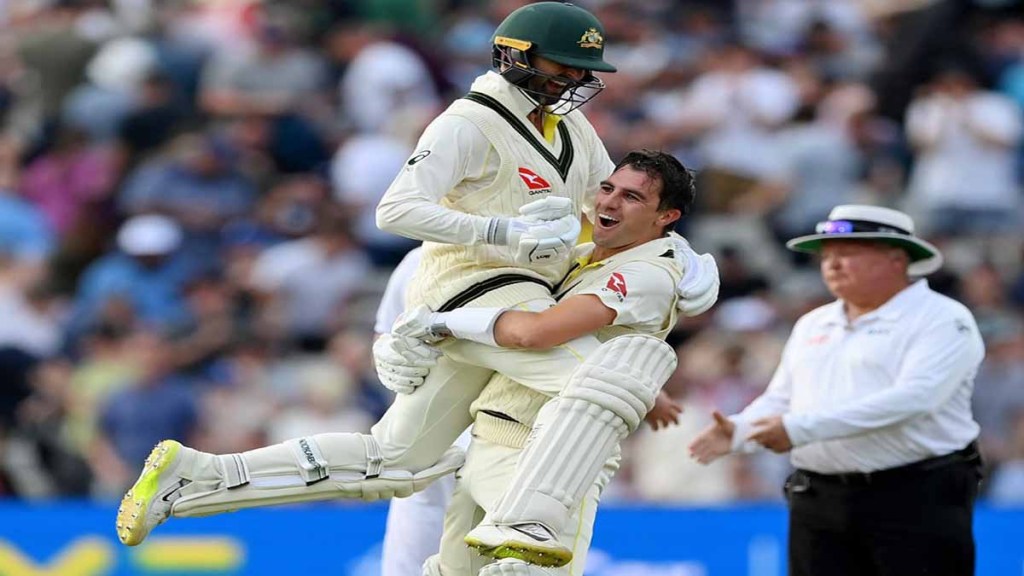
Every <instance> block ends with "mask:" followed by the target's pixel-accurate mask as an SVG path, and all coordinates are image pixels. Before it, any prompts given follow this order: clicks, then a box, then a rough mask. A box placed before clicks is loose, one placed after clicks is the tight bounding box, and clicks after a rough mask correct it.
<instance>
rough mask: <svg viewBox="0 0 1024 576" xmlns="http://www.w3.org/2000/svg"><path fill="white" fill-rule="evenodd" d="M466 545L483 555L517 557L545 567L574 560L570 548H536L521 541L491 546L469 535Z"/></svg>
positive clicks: (563, 564) (561, 564)
mask: <svg viewBox="0 0 1024 576" xmlns="http://www.w3.org/2000/svg"><path fill="white" fill-rule="evenodd" d="M465 542H466V546H469V547H470V548H473V549H475V550H476V551H477V552H479V553H480V554H481V555H483V556H487V557H489V558H496V559H499V560H500V559H502V558H515V559H516V560H522V561H523V562H526V563H527V564H533V565H534V566H543V567H545V568H560V567H562V566H565V565H566V564H568V563H569V562H572V552H571V551H569V550H552V549H550V548H536V547H533V546H530V545H528V544H523V543H520V542H508V541H506V542H503V543H502V544H499V545H497V546H489V545H487V544H485V543H484V542H482V541H480V540H477V539H476V538H472V537H469V536H467V537H466V539H465Z"/></svg>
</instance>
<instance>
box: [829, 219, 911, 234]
mask: <svg viewBox="0 0 1024 576" xmlns="http://www.w3.org/2000/svg"><path fill="white" fill-rule="evenodd" d="M814 232H815V234H852V233H854V232H873V233H886V234H904V235H906V236H910V232H909V231H908V230H903V229H901V228H896V227H894V226H886V225H884V224H878V223H877V222H867V221H864V220H826V221H825V222H818V224H817V225H816V226H815V227H814Z"/></svg>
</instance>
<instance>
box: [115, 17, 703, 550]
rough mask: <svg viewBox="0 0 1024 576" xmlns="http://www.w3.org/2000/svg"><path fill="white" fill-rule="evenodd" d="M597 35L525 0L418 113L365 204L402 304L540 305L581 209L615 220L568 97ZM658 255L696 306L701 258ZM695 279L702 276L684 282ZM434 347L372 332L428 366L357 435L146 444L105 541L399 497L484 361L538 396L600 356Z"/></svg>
mask: <svg viewBox="0 0 1024 576" xmlns="http://www.w3.org/2000/svg"><path fill="white" fill-rule="evenodd" d="M603 42H604V41H603V29H602V27H601V24H600V22H599V21H598V20H597V19H596V18H594V16H593V15H591V14H590V13H589V12H587V11H585V10H583V9H582V8H579V7H576V6H573V5H571V4H563V3H555V2H544V3H538V4H531V5H528V6H526V7H524V8H521V9H519V10H517V11H516V12H513V13H512V14H510V15H509V16H508V17H507V18H506V19H505V21H504V22H502V24H501V25H500V26H499V28H498V30H497V32H496V34H495V38H494V58H493V63H494V66H495V68H496V71H495V72H489V73H487V74H484V75H483V76H481V77H479V78H478V79H477V80H476V81H475V82H474V84H473V86H472V90H471V92H470V93H469V94H468V95H467V96H466V97H465V98H462V99H460V100H458V101H456V102H455V103H453V104H452V105H451V106H450V107H449V108H448V109H447V110H446V111H445V112H444V113H443V114H442V115H441V116H439V117H438V118H437V119H435V120H434V122H432V123H431V125H430V126H428V127H427V129H426V130H425V132H424V134H423V136H422V137H421V139H420V142H419V144H418V146H417V152H416V153H415V154H414V155H413V156H412V157H411V158H410V159H409V161H408V162H407V164H406V166H405V167H404V169H403V170H402V172H401V173H400V174H399V175H398V177H397V178H396V179H395V181H394V182H393V183H392V185H391V187H390V189H389V190H388V192H387V193H386V194H385V196H384V199H383V200H382V201H381V204H380V206H379V207H378V212H377V216H378V218H377V219H378V225H379V226H380V227H381V228H383V229H385V230H388V231H392V232H395V233H398V234H402V235H404V236H408V237H410V238H416V239H420V240H424V251H423V253H424V256H423V260H422V262H421V265H420V267H419V268H418V270H417V273H416V275H415V277H414V279H413V282H412V285H411V287H410V290H409V293H408V296H407V300H408V304H409V306H410V309H412V308H415V307H417V306H426V307H428V308H429V309H430V310H432V311H438V312H446V311H453V310H462V309H467V310H479V309H483V310H494V309H499V308H500V309H504V308H517V309H520V310H534V311H542V310H546V309H547V308H550V307H551V306H553V305H554V304H555V301H554V299H553V297H552V296H551V291H552V289H553V288H554V286H555V285H556V284H557V283H559V282H560V281H561V280H562V279H563V278H564V277H565V276H566V274H567V273H568V272H569V269H570V266H571V262H570V251H571V249H572V247H573V246H574V245H575V243H576V237H577V235H578V233H579V221H580V215H581V211H583V210H585V211H586V213H587V214H588V215H589V216H590V219H591V221H592V222H595V228H602V227H605V228H607V229H608V230H609V231H611V230H614V229H615V228H616V227H617V226H620V225H621V224H617V223H616V222H615V217H614V215H609V216H611V218H602V219H598V218H597V217H596V216H595V215H594V210H593V206H594V199H595V197H596V195H597V192H598V190H599V188H600V187H601V182H602V181H603V180H604V179H605V178H607V177H608V175H609V174H611V173H612V171H613V168H614V166H613V164H612V162H611V160H610V159H609V157H608V153H607V151H606V150H605V149H604V146H603V145H602V144H601V142H600V140H599V139H598V137H597V135H596V134H595V132H594V129H593V127H592V126H591V125H590V123H589V122H588V121H587V119H586V118H585V117H584V116H583V115H582V113H581V112H580V111H579V110H577V109H576V108H578V106H579V105H581V104H582V103H583V102H585V101H586V100H587V99H588V98H589V97H591V96H592V95H593V94H594V93H596V92H597V91H599V90H600V88H601V87H602V86H603V84H602V83H601V81H600V80H598V79H597V78H596V77H595V76H594V75H593V71H608V72H610V71H614V68H613V67H612V66H611V65H609V64H607V63H606V62H604V60H603ZM585 94H587V95H585ZM555 112H558V113H559V114H556V113H555ZM538 198H540V199H539V200H538ZM673 254H674V258H673V259H672V260H673V261H675V262H677V264H676V266H678V268H677V276H678V277H681V278H682V279H683V280H682V283H681V284H680V285H679V286H678V289H679V290H683V291H685V290H687V288H688V287H689V286H690V279H692V280H693V285H696V286H702V287H703V288H704V289H702V290H700V291H699V293H694V294H689V293H686V294H683V296H684V298H683V299H682V300H680V302H681V303H683V305H684V306H687V307H688V311H689V312H690V313H699V312H701V311H703V309H706V307H708V306H710V305H711V303H713V301H714V298H715V295H716V294H717V269H716V268H715V266H714V261H713V259H711V258H710V257H709V256H704V257H698V256H697V255H696V254H694V253H693V251H692V250H690V249H689V247H688V246H686V245H685V243H680V245H679V247H678V248H677V249H675V250H674V252H673ZM667 260H668V259H666V261H667ZM683 266H686V269H685V270H684V269H683ZM709 277H713V280H715V282H706V281H704V282H702V281H701V280H702V279H707V278H709ZM644 340H645V341H647V340H649V341H651V342H654V343H656V344H657V346H653V345H652V346H651V347H650V349H651V351H650V352H649V354H651V355H660V356H663V357H665V358H668V355H669V354H670V353H671V350H670V349H669V350H665V348H667V347H666V346H665V345H664V344H663V343H661V342H658V341H657V340H655V339H652V338H644ZM605 346H607V345H605ZM659 346H660V348H659ZM438 347H439V349H440V351H441V355H440V357H439V358H436V359H435V358H434V356H433V353H432V351H431V349H430V347H428V346H426V345H424V344H422V343H420V342H419V341H418V340H415V339H411V338H406V337H401V336H390V337H385V338H381V339H380V340H378V343H377V345H376V346H375V356H377V357H378V358H381V357H382V356H387V355H389V354H391V355H399V356H401V357H403V358H405V359H407V360H408V359H411V361H413V362H420V363H423V364H426V365H430V366H431V368H430V370H429V375H428V376H427V377H426V378H425V381H424V383H423V385H422V386H420V387H419V388H418V389H417V390H416V392H415V393H414V394H409V395H400V396H398V397H397V398H396V399H395V402H394V404H392V406H391V407H390V408H389V410H388V411H387V413H386V414H385V415H384V416H383V418H382V419H381V421H380V422H378V423H377V425H375V426H374V427H373V429H372V430H371V433H370V434H352V433H330V434H318V435H315V436H309V437H303V438H296V439H293V440H289V441H286V442H283V443H280V444H277V445H273V446H268V447H265V448H260V449H256V450H251V451H248V452H245V453H241V454H228V455H213V454H206V453H202V452H198V451H195V450H192V449H190V448H187V447H184V446H181V445H180V444H178V443H177V442H173V441H167V442H162V443H161V444H159V445H158V446H157V447H156V448H155V449H154V451H153V453H152V454H151V456H150V458H149V459H148V460H147V463H146V466H145V468H144V470H143V472H142V474H141V475H140V477H139V480H138V482H136V484H135V485H134V486H133V487H132V489H131V490H130V491H129V492H128V493H127V494H126V495H125V498H124V500H123V501H122V505H121V508H120V509H119V512H118V526H117V531H118V536H119V537H120V539H121V541H122V542H124V543H125V544H129V545H134V544H138V543H139V542H141V541H142V540H143V539H144V538H145V537H146V535H147V534H148V533H149V532H150V530H152V528H153V527H155V526H156V525H157V524H159V523H160V522H163V521H164V520H165V519H166V518H167V517H169V516H201V515H207V514H214V513H218V512H224V511H229V510H237V509H240V508H247V507H253V506H264V505H270V504H278V503H287V502H300V501H309V500H323V499H329V498H363V499H367V500H373V499H379V498H387V497H391V496H396V495H397V496H406V495H409V494H411V493H413V492H414V491H416V490H419V489H422V488H423V487H424V486H426V485H427V484H429V483H430V482H431V481H432V480H434V479H436V478H438V477H440V476H443V475H445V474H449V473H451V472H453V471H454V470H456V469H458V468H459V466H461V465H462V463H463V460H464V454H463V453H462V452H461V451H460V450H458V449H453V448H450V446H451V444H452V442H453V441H454V440H455V438H456V437H457V436H458V435H459V433H460V432H462V431H463V430H464V429H465V428H467V427H468V426H469V425H470V424H471V417H470V410H469V408H470V405H471V404H472V402H473V400H475V399H476V398H477V396H478V395H479V394H480V391H481V390H483V388H484V386H485V385H486V384H487V382H488V380H489V379H490V377H491V375H492V374H493V373H494V372H496V371H497V372H500V373H504V374H505V375H507V376H508V377H510V378H512V379H513V380H515V381H516V382H519V383H521V384H523V385H525V386H528V387H530V388H531V389H533V390H536V391H538V392H540V393H543V394H545V395H547V396H554V395H557V394H558V393H559V392H561V391H562V389H563V388H565V387H566V384H567V383H568V382H569V381H570V376H571V375H572V374H573V372H574V371H575V370H576V369H577V367H579V366H580V365H581V363H582V362H583V359H585V358H587V357H594V358H600V357H602V355H609V356H610V353H608V352H607V350H608V349H607V348H605V349H604V350H605V351H603V352H602V351H600V349H601V347H602V343H601V341H600V340H599V339H597V338H596V337H594V336H593V335H587V336H583V337H580V338H576V339H574V340H572V341H570V342H567V343H565V344H563V345H561V346H558V347H556V348H553V349H550V350H523V349H503V348H494V347H491V346H488V345H486V344H483V343H480V342H474V341H472V340H458V339H448V340H446V341H444V342H442V343H440V344H439V346H438ZM595 352H596V353H597V354H598V355H596V356H595V355H594V354H595ZM672 358H673V359H674V354H673V355H672ZM435 362H436V363H435ZM673 362H674V360H673ZM662 368H664V369H666V370H668V369H669V366H668V365H667V364H664V365H663V366H662ZM414 369H416V370H421V371H426V369H425V368H415V367H414ZM663 371H664V370H663ZM669 371H670V370H669ZM627 376H628V377H629V378H633V375H632V373H630V374H629V375H624V376H623V377H627ZM666 376H667V373H665V374H663V373H659V372H649V373H646V374H645V375H643V377H642V378H641V380H642V381H637V382H636V384H637V386H639V387H640V388H642V389H643V390H644V391H647V390H656V389H657V388H658V387H660V383H655V381H656V380H658V379H663V378H664V377H666ZM631 382H632V380H631ZM645 393H646V392H645ZM636 402H639V404H636V403H634V402H633V401H632V400H630V401H629V403H630V405H631V406H634V405H635V406H636V407H637V408H636V409H637V410H638V411H642V410H643V408H642V407H643V406H644V405H645V403H644V402H645V401H644V400H643V399H639V400H637V401H636ZM588 485H589V484H588ZM570 508H571V506H570Z"/></svg>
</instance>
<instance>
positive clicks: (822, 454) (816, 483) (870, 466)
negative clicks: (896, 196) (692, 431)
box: [690, 205, 985, 576]
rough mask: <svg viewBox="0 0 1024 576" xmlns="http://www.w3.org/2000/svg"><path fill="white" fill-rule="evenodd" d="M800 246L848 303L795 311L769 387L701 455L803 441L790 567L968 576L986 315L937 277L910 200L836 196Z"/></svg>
mask: <svg viewBox="0 0 1024 576" xmlns="http://www.w3.org/2000/svg"><path fill="white" fill-rule="evenodd" d="M815 232H816V233H815V234H812V235H809V236H802V237H800V238H795V239H793V240H790V241H789V242H788V243H787V244H786V246H787V247H788V248H789V249H791V250H796V251H801V252H813V253H817V254H819V255H820V258H821V276H822V279H823V280H824V281H825V284H826V285H827V286H828V289H829V291H830V292H831V293H832V294H833V295H834V296H835V297H836V301H834V302H832V303H830V304H826V305H825V306H822V307H820V308H818V309H816V310H813V311H811V312H809V313H808V314H806V315H804V316H803V317H802V318H800V320H799V321H797V323H796V325H795V326H794V327H793V332H792V334H791V335H790V337H789V341H788V342H787V343H786V348H785V350H784V351H783V355H782V360H781V363H780V364H779V367H778V368H777V369H776V371H775V375H774V376H773V378H772V381H771V383H770V384H769V385H768V388H767V390H765V392H764V394H762V395H761V396H760V397H758V398H757V399H756V400H754V401H753V402H752V403H751V404H750V406H748V407H747V408H746V409H745V410H743V411H742V412H741V413H739V414H737V415H735V416H732V417H730V418H726V417H724V416H722V415H721V414H720V413H717V412H716V413H715V414H714V422H713V423H712V424H711V425H709V426H708V427H707V428H706V429H705V430H704V431H703V432H701V434H700V435H699V436H698V437H697V438H696V439H695V440H694V441H693V443H691V444H690V454H691V456H693V457H694V458H695V459H696V460H698V461H699V462H702V463H707V462H710V461H712V460H714V459H716V458H718V457H720V456H723V455H725V454H727V453H729V452H733V451H741V452H745V451H751V450H754V449H757V448H759V447H764V448H767V449H769V450H772V451H775V452H787V451H790V450H791V451H792V452H791V460H792V462H793V465H794V466H795V467H796V471H795V472H794V473H793V474H792V475H791V476H790V477H789V479H788V480H787V482H786V487H785V491H786V496H787V499H788V501H789V508H790V523H789V566H790V568H789V573H790V575H791V576H822V575H827V576H833V575H835V576H847V575H848V576H870V575H879V576H882V575H885V576H888V575H892V576H896V575H899V576H910V575H924V574H927V575H929V576H936V575H942V576H946V575H948V576H970V575H972V574H974V536H973V529H972V518H973V510H974V501H975V497H976V496H977V489H978V482H979V480H980V478H981V472H980V469H981V458H980V456H979V454H978V449H977V443H976V442H975V439H976V438H977V436H978V424H977V423H976V422H975V421H974V418H973V417H972V415H971V393H972V391H973V389H974V375H975V373H976V372H977V370H978V365H979V364H980V363H981V360H982V358H983V356H984V354H985V352H984V347H983V344H982V341H981V337H980V336H979V334H978V328H977V325H976V324H975V321H974V317H973V316H972V315H971V313H970V311H968V310H967V308H966V307H964V306H963V305H962V304H960V303H958V302H956V301H954V300H952V299H950V298H947V297H945V296H942V295H941V294H938V293H936V292H933V291H932V290H931V289H930V288H929V287H928V283H927V281H926V280H923V279H920V280H913V279H912V277H916V276H924V275H927V274H930V273H932V272H934V271H936V270H938V269H939V267H940V266H941V265H942V255H941V254H940V253H939V251H938V249H936V248H935V247H934V246H933V245H931V244H929V243H928V242H926V241H924V240H922V239H920V238H917V237H916V236H914V223H913V221H912V220H911V219H910V217H909V216H907V215H906V214H903V213H902V212H897V211H895V210H890V209H888V208H881V207H876V206H861V205H846V206H837V207H836V208H834V209H833V210H832V212H831V213H830V214H829V219H828V220H827V221H825V222H821V223H819V224H818V226H817V228H816V230H815Z"/></svg>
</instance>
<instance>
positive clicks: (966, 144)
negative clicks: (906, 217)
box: [907, 66, 1024, 236]
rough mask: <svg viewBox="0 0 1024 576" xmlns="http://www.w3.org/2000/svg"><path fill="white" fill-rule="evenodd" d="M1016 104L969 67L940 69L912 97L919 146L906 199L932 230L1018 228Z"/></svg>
mask: <svg viewBox="0 0 1024 576" xmlns="http://www.w3.org/2000/svg"><path fill="white" fill-rule="evenodd" d="M1022 129H1024V128H1022V116H1021V111H1020V109H1019V108H1018V107H1017V106H1015V105H1014V104H1013V102H1012V101H1010V100H1009V99H1007V98H1006V97H1004V96H1002V95H999V94H996V93H994V92H988V91H986V90H983V89H982V88H981V87H980V86H979V85H978V82H977V80H975V78H974V76H973V75H972V74H971V73H970V72H968V71H967V70H965V69H963V68H960V67H956V66H952V67H947V68H945V69H944V70H942V71H941V72H940V73H939V74H938V75H937V76H936V77H935V78H934V79H933V80H932V82H931V83H930V84H929V85H928V86H926V87H925V89H924V90H923V91H922V94H921V95H920V96H918V97H917V98H915V99H914V100H913V101H912V102H911V103H910V108H909V109H908V110H907V135H908V137H909V139H910V142H911V144H913V145H914V148H915V150H916V153H917V155H916V158H915V165H914V171H913V173H912V175H911V180H910V184H909V194H910V195H909V199H910V200H911V201H912V202H913V203H914V205H915V207H916V208H917V209H918V210H919V211H921V212H922V215H923V216H925V217H927V218H928V220H927V222H928V229H929V230H931V231H932V232H933V233H934V234H939V235H947V236H948V235H957V234H991V233H1009V232H1010V231H1013V230H1018V229H1019V228H1020V217H1019V215H1018V213H1017V211H1018V210H1019V209H1020V207H1021V202H1020V185H1019V183H1018V181H1017V175H1016V167H1017V164H1016V155H1015V150H1016V148H1017V146H1018V144H1019V143H1020V140H1021V135H1022V133H1024V132H1022Z"/></svg>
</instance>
